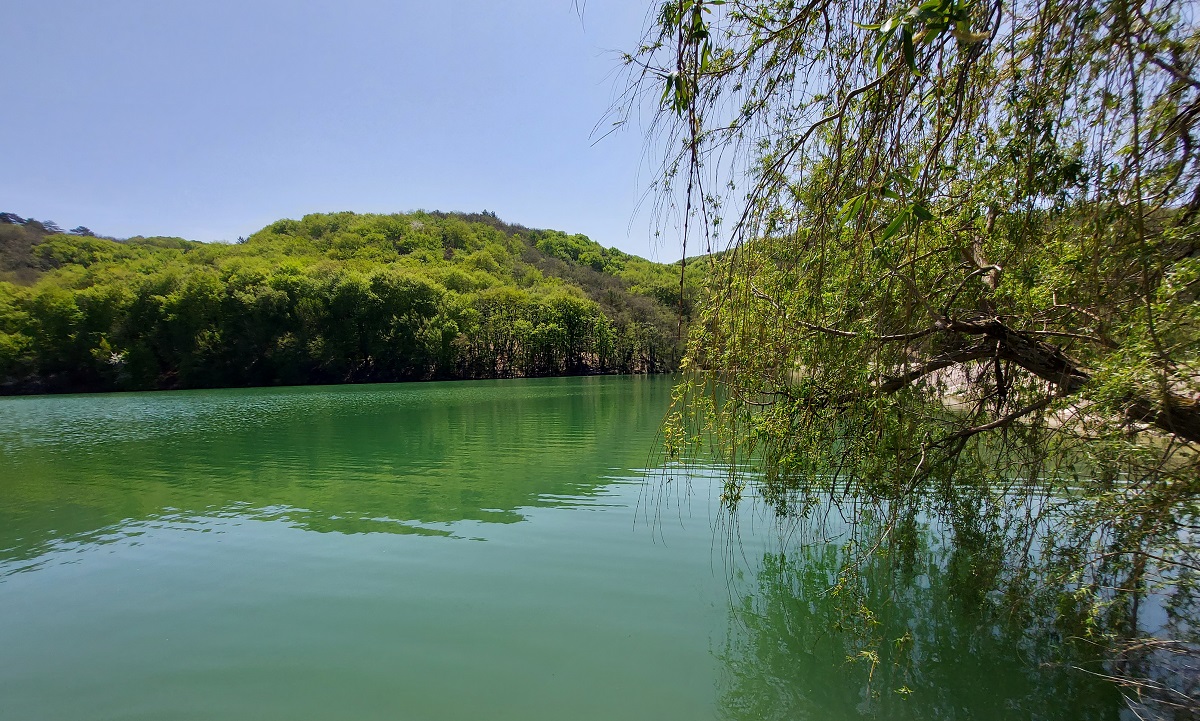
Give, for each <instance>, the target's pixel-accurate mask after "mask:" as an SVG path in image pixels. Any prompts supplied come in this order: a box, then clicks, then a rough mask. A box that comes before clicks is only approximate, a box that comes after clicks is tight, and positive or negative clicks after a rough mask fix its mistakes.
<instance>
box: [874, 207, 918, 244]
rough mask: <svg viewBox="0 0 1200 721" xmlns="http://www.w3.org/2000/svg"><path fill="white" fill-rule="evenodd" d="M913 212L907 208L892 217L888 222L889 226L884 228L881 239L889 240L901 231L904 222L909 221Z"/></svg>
mask: <svg viewBox="0 0 1200 721" xmlns="http://www.w3.org/2000/svg"><path fill="white" fill-rule="evenodd" d="M911 213H912V211H911V210H909V209H907V208H906V209H904V210H902V211H900V213H898V214H897V215H896V217H895V218H892V222H890V223H888V226H887V227H886V228H884V229H883V237H882V238H881V240H889V239H890V238H891V237H892V236H894V235H895V234H896V233H899V232H900V229H901V228H903V227H904V224H905V223H906V222H908V218H909V216H910V215H911Z"/></svg>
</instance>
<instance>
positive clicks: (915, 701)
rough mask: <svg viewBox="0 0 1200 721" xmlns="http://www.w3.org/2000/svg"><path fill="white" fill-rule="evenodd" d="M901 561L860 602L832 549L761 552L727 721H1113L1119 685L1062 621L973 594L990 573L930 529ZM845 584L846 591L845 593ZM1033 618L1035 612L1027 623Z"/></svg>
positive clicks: (728, 661)
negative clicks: (1022, 614) (1021, 613)
mask: <svg viewBox="0 0 1200 721" xmlns="http://www.w3.org/2000/svg"><path fill="white" fill-rule="evenodd" d="M909 550H910V553H909V554H907V555H908V558H907V559H905V561H904V562H903V563H900V562H897V561H896V560H895V559H892V558H887V557H886V556H883V555H880V556H877V557H875V558H874V559H873V560H872V561H870V562H869V563H868V564H867V566H866V568H865V569H864V572H863V574H862V578H861V581H862V585H861V587H860V588H861V589H863V590H865V595H862V596H859V595H856V594H855V593H854V592H853V591H852V589H850V588H848V587H847V586H845V585H844V584H845V583H846V582H847V580H846V579H845V578H843V577H840V576H839V572H840V571H841V570H842V569H843V568H844V566H845V563H846V561H847V558H846V555H845V554H846V553H847V551H846V549H845V548H844V547H843V546H839V545H836V544H831V543H814V544H812V545H807V546H801V545H800V544H797V548H796V550H794V551H793V552H792V553H790V554H787V555H784V554H779V553H774V552H769V553H765V554H763V556H762V560H761V564H760V565H759V567H758V569H757V572H756V574H754V575H753V576H752V577H751V578H749V579H748V580H747V581H746V583H747V586H746V591H745V593H743V594H742V596H741V598H740V601H739V602H738V603H736V604H735V605H734V607H733V610H732V612H731V618H730V631H729V637H728V641H727V644H726V645H725V647H724V649H723V651H722V652H721V654H720V655H721V660H722V662H723V664H724V671H723V676H722V681H721V684H720V685H721V702H720V705H721V710H722V712H723V714H724V716H725V717H726V718H729V719H745V720H746V721H750V720H751V719H753V720H755V721H758V720H762V719H876V718H877V719H914V720H915V719H923V720H928V719H968V718H969V719H992V718H994V719H1010V718H1027V719H1087V720H1093V719H1095V720H1099V719H1117V718H1120V716H1121V713H1120V709H1121V708H1122V706H1123V704H1122V703H1121V700H1120V698H1119V695H1118V694H1117V692H1116V691H1115V689H1114V688H1113V687H1112V685H1111V684H1107V683H1105V682H1103V681H1101V680H1099V679H1097V678H1096V677H1094V676H1091V675H1088V674H1086V673H1082V672H1081V671H1080V670H1079V669H1078V668H1077V666H1079V665H1089V663H1090V662H1091V661H1092V659H1090V658H1085V657H1082V656H1081V655H1080V654H1081V653H1085V652H1086V650H1085V649H1083V648H1081V647H1079V646H1076V645H1073V644H1070V643H1069V642H1068V641H1069V640H1068V638H1067V637H1066V635H1065V634H1063V633H1060V632H1059V631H1057V630H1055V629H1054V628H1053V626H1052V625H1042V624H1037V625H1036V627H1031V626H1030V625H1029V624H1028V623H1021V622H1018V621H1016V620H1015V619H1014V618H1013V617H1012V616H1011V615H1010V614H1009V613H1008V612H1007V609H1005V608H1004V607H1003V606H1002V605H1001V604H1000V603H998V602H994V600H993V599H991V598H990V597H988V596H986V595H981V594H978V593H971V592H969V590H968V588H967V587H968V586H969V585H970V583H969V581H967V579H966V578H965V577H964V574H966V575H970V572H969V569H971V568H977V567H983V566H985V565H986V560H979V562H978V563H976V562H974V561H972V560H971V559H968V558H965V557H964V553H965V551H964V550H963V549H961V548H959V549H956V550H955V551H954V552H953V553H951V552H949V551H948V549H947V548H946V547H944V546H942V545H941V544H940V543H938V542H937V540H936V537H935V534H932V533H930V532H929V531H928V529H924V530H923V531H922V532H921V533H920V534H919V544H918V547H917V548H915V549H909ZM840 583H841V584H842V585H839V584H840ZM1026 618H1028V616H1026Z"/></svg>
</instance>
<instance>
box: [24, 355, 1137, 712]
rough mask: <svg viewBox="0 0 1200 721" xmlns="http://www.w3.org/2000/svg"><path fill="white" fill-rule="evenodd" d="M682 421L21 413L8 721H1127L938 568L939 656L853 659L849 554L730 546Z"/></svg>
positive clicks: (257, 408) (406, 405) (927, 610)
mask: <svg viewBox="0 0 1200 721" xmlns="http://www.w3.org/2000/svg"><path fill="white" fill-rule="evenodd" d="M668 399H669V380H667V379H662V378H576V379H547V380H528V381H493V382H478V383H476V382H471V383H433V384H408V385H383V386H341V387H325V388H284V389H252V390H228V391H201V392H179V393H155V394H117V395H100V396H63V397H43V398H8V399H0V719H3V720H5V721H7V720H8V719H14V720H15V719H747V720H749V719H762V718H772V719H773V718H779V719H785V718H788V719H791V718H812V719H832V720H834V721H836V720H837V719H856V718H913V719H929V718H946V719H967V718H971V719H991V718H996V719H1000V718H1054V719H1059V718H1061V719H1083V718H1088V719H1092V718H1096V719H1099V718H1114V719H1115V718H1117V716H1118V709H1119V705H1118V703H1117V701H1118V699H1116V698H1115V697H1114V696H1113V694H1112V693H1111V692H1110V690H1109V689H1107V688H1106V687H1104V686H1102V685H1100V684H1098V683H1096V682H1093V681H1090V680H1089V679H1087V677H1084V676H1082V675H1080V674H1077V673H1072V672H1070V671H1069V670H1067V669H1063V668H1060V667H1046V666H1045V665H1044V654H1043V653H1042V651H1041V650H1039V648H1040V647H1031V646H1030V645H1029V644H1027V643H1023V642H1022V641H1020V640H1019V639H1015V640H1014V639H1013V638H1011V637H1010V636H1009V635H1006V634H1005V633H1003V632H1000V631H998V630H996V629H994V628H993V627H991V626H990V625H988V624H987V623H986V622H981V621H980V620H979V619H975V618H973V617H972V616H971V615H970V614H969V613H967V612H964V611H962V610H961V609H960V608H959V606H958V605H956V604H955V603H954V601H953V599H954V595H955V594H954V589H952V588H947V587H946V584H945V583H944V581H943V580H942V579H941V577H940V576H939V575H938V574H936V573H933V572H931V573H930V574H928V575H927V576H925V577H923V580H921V581H920V582H919V583H917V584H916V585H915V586H914V588H913V589H912V590H911V591H910V592H909V593H907V594H906V595H904V596H903V597H902V598H898V600H897V602H896V603H895V604H894V605H893V608H894V611H895V613H894V614H893V615H894V616H895V617H894V618H884V619H883V623H884V626H885V627H887V626H888V625H889V624H892V625H897V624H898V626H897V628H900V627H906V628H911V629H912V630H914V631H915V634H914V635H915V637H916V640H915V641H914V642H913V643H915V644H918V645H919V652H918V653H916V654H913V657H915V659H916V661H915V663H914V662H912V660H911V659H910V661H909V662H908V663H907V664H906V665H904V666H903V667H900V666H897V665H889V664H888V663H887V662H886V659H885V662H884V664H882V665H881V669H880V670H875V671H869V670H868V669H867V668H865V667H864V665H863V664H862V663H848V662H847V661H846V656H847V653H846V649H845V647H844V645H843V644H842V642H841V641H839V640H837V637H836V634H831V632H830V630H829V626H830V625H831V623H832V622H831V620H830V613H831V611H830V609H829V608H828V604H827V602H826V601H825V600H824V599H825V597H824V596H823V595H822V593H821V591H822V590H823V588H821V583H820V582H819V579H820V578H821V573H822V570H821V569H822V563H823V559H825V558H827V552H828V548H819V547H813V548H810V549H808V550H807V551H806V552H805V553H803V554H801V555H799V556H796V555H792V556H790V557H789V559H788V561H786V562H783V561H778V560H777V559H778V556H777V555H774V551H775V550H777V538H776V534H775V527H774V525H773V523H772V522H771V521H770V519H766V518H755V517H745V518H742V519H739V520H740V529H741V530H740V535H739V540H738V541H737V542H736V543H735V544H730V542H729V541H728V535H727V534H726V533H725V529H726V527H725V526H723V525H721V524H719V523H716V519H717V515H716V503H715V496H714V490H713V488H714V484H712V483H710V482H709V481H708V480H707V479H705V478H703V477H700V476H698V475H697V476H696V477H693V478H691V479H690V481H689V479H686V478H684V477H682V476H679V475H678V474H675V480H673V481H672V482H671V483H670V484H667V485H666V486H663V485H662V484H661V481H662V474H660V473H658V472H656V471H655V470H654V469H651V470H650V471H649V472H647V470H646V468H647V465H648V464H651V465H652V459H653V458H654V456H653V454H652V449H653V447H654V439H655V433H656V430H657V425H658V423H659V421H660V419H661V418H662V414H663V412H664V410H665V409H666V406H667V403H668ZM647 478H649V479H650V481H649V483H650V485H647V484H646V482H647ZM830 548H832V546H830ZM930 553H931V554H933V555H934V556H936V554H937V551H936V550H933V551H930ZM934 562H935V563H936V559H935V561H934ZM806 578H807V579H808V580H807V581H805V580H804V579H806ZM797 579H799V580H797ZM900 685H904V686H905V687H906V688H907V690H908V691H911V693H896V691H895V687H898V686H900Z"/></svg>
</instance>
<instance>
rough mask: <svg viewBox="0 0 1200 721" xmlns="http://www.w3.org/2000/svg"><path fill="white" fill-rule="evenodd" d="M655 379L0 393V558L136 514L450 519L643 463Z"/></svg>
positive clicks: (481, 514)
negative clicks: (74, 393)
mask: <svg viewBox="0 0 1200 721" xmlns="http://www.w3.org/2000/svg"><path fill="white" fill-rule="evenodd" d="M669 392H670V380H669V379H667V378H662V377H658V378H653V377H651V378H634V379H628V378H603V377H593V378H558V379H537V380H514V381H486V382H457V383H426V384H396V385H374V386H335V387H297V388H275V389H238V390H218V391H183V392H168V393H141V394H111V395H88V396H55V397H41V398H10V399H0V417H3V418H4V423H3V424H0V498H2V499H3V503H0V562H3V561H14V560H20V559H24V558H30V557H33V556H36V555H38V554H39V553H42V552H44V551H45V550H46V549H47V548H48V547H50V546H52V545H54V544H56V543H61V542H71V541H88V542H96V541H99V542H103V540H104V538H105V537H110V536H111V537H118V536H120V529H121V527H122V526H127V525H130V524H132V523H136V522H140V521H145V520H147V519H168V520H170V519H175V520H186V519H188V518H191V517H196V516H215V517H230V516H236V517H250V518H263V519H284V520H286V521H287V522H289V523H291V524H293V525H295V526H298V527H301V528H304V529H307V530H313V531H322V532H338V533H366V532H389V533H420V534H428V535H457V533H456V531H455V529H454V524H456V523H458V522H460V521H479V522H484V523H516V522H519V521H521V520H523V516H522V511H521V509H523V508H529V507H545V506H561V505H564V504H571V503H580V502H586V499H587V498H589V497H594V496H595V495H596V494H597V492H598V491H599V490H600V489H602V488H603V486H604V484H605V481H604V480H603V479H604V478H606V477H609V476H611V475H612V474H613V473H619V472H621V471H623V470H625V469H632V468H639V467H641V466H643V465H644V464H645V462H646V457H647V454H648V450H649V449H648V447H647V439H648V438H653V435H654V433H655V429H656V427H657V425H658V423H659V422H660V421H661V419H662V414H663V412H664V410H665V408H666V403H667V401H668V398H669Z"/></svg>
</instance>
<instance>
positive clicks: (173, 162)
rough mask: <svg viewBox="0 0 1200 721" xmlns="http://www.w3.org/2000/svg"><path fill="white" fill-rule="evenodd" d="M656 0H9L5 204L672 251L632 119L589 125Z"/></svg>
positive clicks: (2, 129)
mask: <svg viewBox="0 0 1200 721" xmlns="http://www.w3.org/2000/svg"><path fill="white" fill-rule="evenodd" d="M650 5H651V4H650V3H647V2H645V1H644V0H641V1H639V0H590V1H589V2H587V3H586V6H585V7H584V11H583V14H582V18H581V17H580V14H579V13H578V12H577V11H576V8H575V6H574V4H573V3H572V1H571V0H509V1H508V2H497V1H496V0H453V2H449V1H446V2H436V1H435V2H410V1H408V0H337V1H336V2H334V1H332V0H105V1H104V2H96V0H71V1H68V0H7V1H6V2H5V3H4V25H5V32H4V40H3V42H2V43H0V68H2V69H3V70H2V71H0V93H2V97H4V98H5V103H4V108H3V109H2V110H0V151H2V152H3V162H2V163H0V211H10V212H14V213H17V214H19V215H23V216H26V217H35V218H38V219H43V220H46V219H48V220H53V221H55V222H57V223H59V224H60V225H62V226H63V227H67V228H70V227H74V226H76V225H86V226H88V227H89V228H91V229H92V230H94V231H96V232H97V233H101V234H106V235H114V236H118V237H126V236H131V235H139V234H140V235H177V236H182V237H186V238H191V239H195V240H205V241H212V240H233V239H235V238H237V237H238V236H239V235H249V234H250V233H252V232H254V231H256V230H258V229H259V228H261V227H263V226H264V225H266V224H267V223H269V222H271V221H274V220H277V219H279V218H298V217H300V216H301V215H304V214H305V213H311V212H325V211H338V210H354V211H360V212H397V211H407V210H415V209H418V208H422V209H426V210H464V211H479V210H485V209H486V210H492V211H495V212H496V213H497V214H498V215H499V216H500V217H501V218H503V219H504V220H507V221H510V222H516V223H522V224H524V225H527V226H530V227H543V228H557V229H560V230H566V231H569V232H579V233H585V234H587V235H588V236H590V237H591V238H593V239H594V240H597V241H599V242H601V243H603V244H604V245H608V246H612V245H615V246H617V247H619V248H621V249H623V250H626V251H629V252H634V253H638V254H639V255H644V256H648V257H653V258H655V259H657V260H672V259H675V258H678V256H679V249H678V247H676V245H675V243H674V242H672V241H669V240H668V241H662V242H652V241H651V234H650V231H651V225H652V220H653V219H652V218H651V217H650V214H649V212H648V210H643V211H641V212H640V213H639V212H638V210H637V208H638V203H639V200H640V198H641V196H642V194H643V193H644V191H645V188H646V185H647V182H648V179H649V177H650V176H651V172H650V169H649V168H647V165H646V160H645V158H644V154H643V138H642V136H641V134H640V132H641V131H640V129H639V128H637V127H633V128H631V129H629V130H626V131H624V132H621V133H618V134H616V135H614V136H610V137H609V138H608V139H605V140H602V141H600V142H598V143H595V144H593V138H592V133H593V129H594V128H595V126H596V124H597V123H598V122H599V121H601V120H602V118H603V117H604V114H605V111H606V109H607V108H608V107H609V105H610V103H611V102H612V100H613V97H614V94H615V93H616V92H617V91H618V90H619V89H620V88H619V86H618V82H619V74H618V68H619V65H620V62H619V59H618V57H617V54H616V52H615V51H617V50H626V49H631V48H633V47H634V46H635V45H636V43H637V41H638V40H639V38H640V35H641V31H642V29H643V26H644V24H645V21H646V19H647V11H648V8H649V7H650ZM648 205H652V203H650V204H648Z"/></svg>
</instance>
